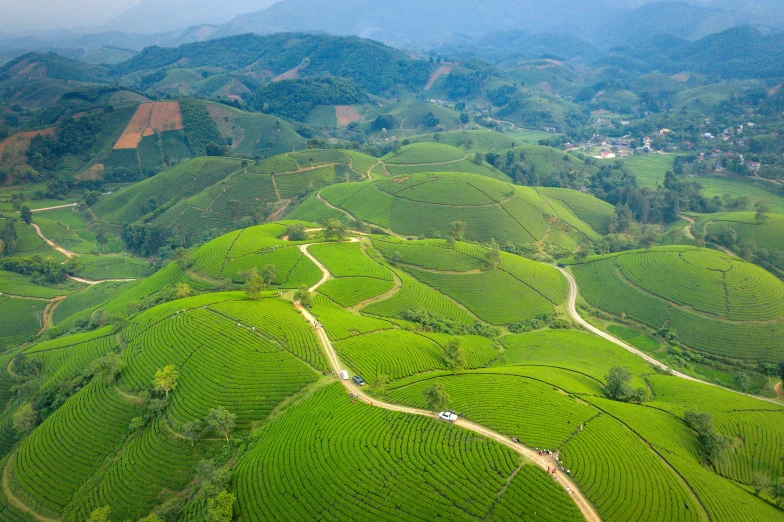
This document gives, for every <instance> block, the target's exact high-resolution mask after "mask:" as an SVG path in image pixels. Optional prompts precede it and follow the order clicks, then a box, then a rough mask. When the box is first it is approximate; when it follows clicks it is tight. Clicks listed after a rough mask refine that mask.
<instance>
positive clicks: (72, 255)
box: [30, 223, 78, 259]
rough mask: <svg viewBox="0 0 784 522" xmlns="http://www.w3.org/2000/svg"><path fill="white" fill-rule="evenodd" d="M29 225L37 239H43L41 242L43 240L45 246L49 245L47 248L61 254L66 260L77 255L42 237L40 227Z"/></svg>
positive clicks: (33, 224)
mask: <svg viewBox="0 0 784 522" xmlns="http://www.w3.org/2000/svg"><path fill="white" fill-rule="evenodd" d="M30 225H31V226H32V227H33V228H34V229H35V232H36V234H38V237H40V238H41V239H43V240H44V242H45V243H46V244H47V245H49V246H50V247H52V248H53V249H55V250H57V251H58V252H60V253H61V254H63V255H64V256H65V257H66V258H68V259H71V258H72V257H76V256H77V255H78V254H76V253H74V252H71V251H70V250H68V249H65V248H63V247H61V246H60V245H58V244H56V243H55V242H54V241H52V240H51V239H49V238H47V237H46V236H45V235H44V233H43V232H41V227H39V226H38V225H36V224H35V223H30Z"/></svg>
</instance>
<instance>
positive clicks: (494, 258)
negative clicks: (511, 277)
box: [485, 238, 501, 270]
mask: <svg viewBox="0 0 784 522" xmlns="http://www.w3.org/2000/svg"><path fill="white" fill-rule="evenodd" d="M485 262H486V263H487V265H488V266H489V267H490V268H492V269H493V270H495V269H496V268H498V265H500V264H501V251H500V250H499V247H498V243H496V241H495V239H492V238H491V239H490V250H488V251H487V252H485Z"/></svg>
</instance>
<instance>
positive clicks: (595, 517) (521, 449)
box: [295, 245, 601, 522]
mask: <svg viewBox="0 0 784 522" xmlns="http://www.w3.org/2000/svg"><path fill="white" fill-rule="evenodd" d="M309 246H311V245H301V246H300V250H301V251H302V253H303V254H305V255H306V256H307V257H308V259H310V260H311V261H313V263H314V264H315V265H316V266H317V267H318V268H319V270H321V273H322V274H323V276H322V278H321V281H319V282H318V283H317V284H315V285H314V286H312V287H311V288H310V291H311V292H314V291H316V290H317V289H318V288H319V287H320V286H321V285H322V284H324V283H325V282H326V281H327V279H329V277H330V273H329V271H328V270H327V268H326V267H325V266H324V265H323V264H321V262H320V261H319V260H318V259H316V258H315V257H314V256H313V255H312V254H311V253H310V252H309V251H308V247H309ZM295 306H296V308H297V310H299V311H300V312H301V313H302V315H303V316H305V319H307V320H308V322H309V323H310V324H311V326H313V325H315V324H316V321H317V320H316V318H315V317H314V316H313V315H312V314H311V313H310V312H309V311H308V310H307V309H306V308H304V307H303V306H301V305H300V303H299V302H296V303H295ZM315 333H316V337H317V338H318V340H319V342H320V343H321V346H322V347H323V348H324V352H325V353H326V355H327V359H328V361H329V365H330V366H331V367H332V369H333V371H334V372H335V375H340V370H341V367H340V362H339V360H338V356H337V353H336V352H335V349H334V348H333V346H332V342H331V341H330V340H329V337H328V336H327V333H326V331H325V330H324V328H315ZM341 382H342V383H343V386H345V387H346V389H347V390H348V391H349V392H351V393H353V394H354V395H355V396H356V397H357V398H358V399H359V400H361V401H363V402H366V403H368V404H370V405H371V406H377V407H379V408H383V409H385V410H389V411H397V412H401V413H408V414H410V415H420V416H422V417H429V418H433V413H432V412H429V411H425V410H420V409H418V408H410V407H408V406H402V405H399V404H390V403H387V402H383V401H379V400H378V399H376V398H374V397H370V396H369V395H366V394H365V393H364V392H362V390H361V389H360V388H359V387H358V386H356V385H355V384H354V383H353V382H351V381H344V380H341ZM454 424H455V425H457V426H460V427H462V428H465V429H467V430H470V431H473V432H474V433H478V434H480V435H482V436H484V437H487V438H489V439H492V440H494V441H495V442H498V443H500V444H503V445H504V446H506V447H508V448H511V449H512V450H514V451H516V452H517V453H519V454H520V455H523V456H524V457H526V458H527V459H528V460H530V461H531V463H533V464H536V465H538V466H540V467H541V468H542V469H547V468H548V467H549V468H554V467H556V465H557V462H556V460H555V459H554V458H552V457H549V456H546V455H545V456H542V455H539V454H538V453H537V452H536V451H535V450H533V449H531V448H528V447H526V446H523V445H521V444H516V443H514V442H512V441H511V440H510V439H509V437H507V436H505V435H501V434H500V433H498V432H496V431H493V430H491V429H489V428H486V427H485V426H482V425H479V424H476V423H474V422H471V421H469V420H466V419H458V420H457V421H456V422H455V423H454ZM558 483H559V484H560V485H561V486H563V487H564V488H569V490H570V491H571V496H572V499H573V500H574V502H575V504H577V507H578V508H579V509H580V511H581V512H582V514H583V516H584V517H585V519H586V520H587V521H588V522H600V521H601V518H600V517H599V514H598V513H597V512H596V510H595V509H594V507H593V506H592V505H591V503H590V502H589V501H588V499H587V498H586V497H585V496H584V495H583V493H582V492H581V491H580V490H579V489H578V488H577V486H576V485H575V484H574V482H573V481H572V478H571V477H570V476H569V475H566V474H565V473H560V474H559V475H558Z"/></svg>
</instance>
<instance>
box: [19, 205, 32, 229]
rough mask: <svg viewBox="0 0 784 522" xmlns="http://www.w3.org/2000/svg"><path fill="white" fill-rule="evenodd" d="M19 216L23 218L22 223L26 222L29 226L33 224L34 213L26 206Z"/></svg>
mask: <svg viewBox="0 0 784 522" xmlns="http://www.w3.org/2000/svg"><path fill="white" fill-rule="evenodd" d="M19 215H20V217H21V218H22V221H24V224H25V225H29V224H30V223H32V222H33V213H32V212H31V211H30V209H29V208H27V207H26V206H25V207H22V210H21V211H20V212H19Z"/></svg>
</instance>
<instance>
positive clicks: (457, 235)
mask: <svg viewBox="0 0 784 522" xmlns="http://www.w3.org/2000/svg"><path fill="white" fill-rule="evenodd" d="M466 226H467V225H466V224H465V222H464V221H452V222H451V223H450V224H449V235H450V236H451V237H452V238H453V239H454V240H455V241H462V240H463V237H464V236H465V232H466Z"/></svg>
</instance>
